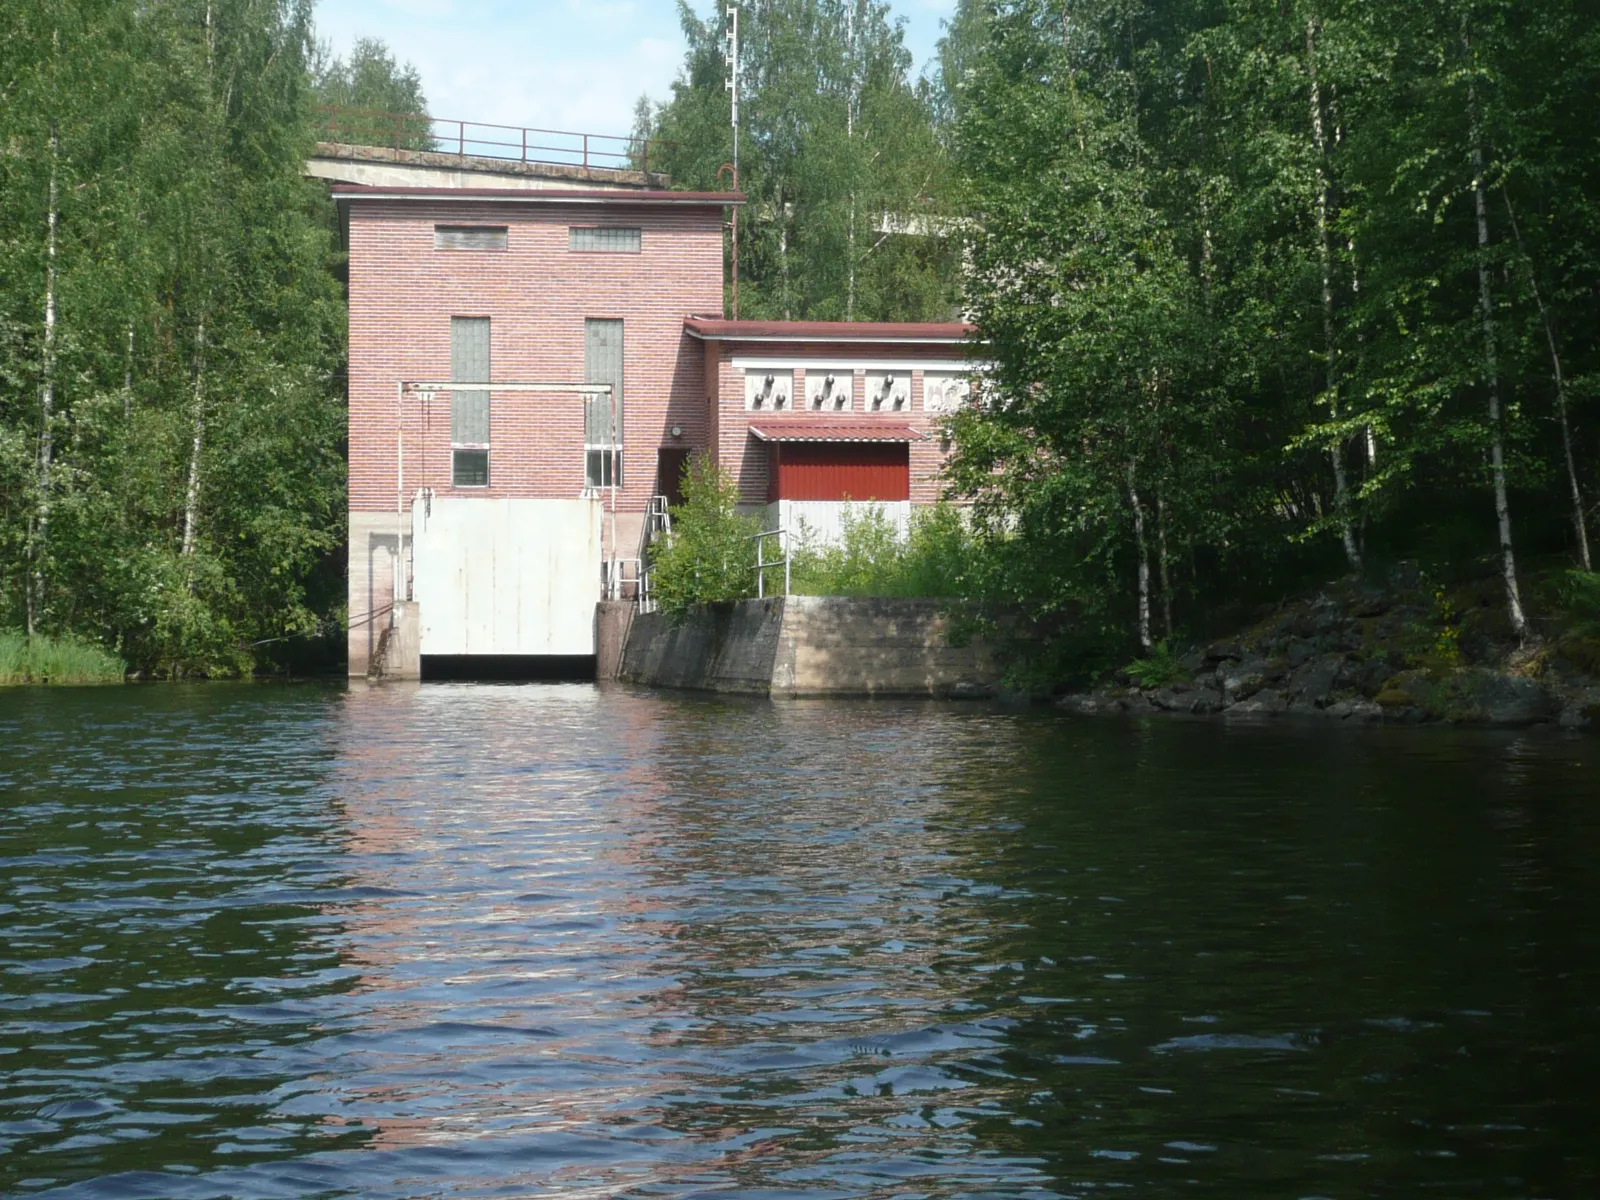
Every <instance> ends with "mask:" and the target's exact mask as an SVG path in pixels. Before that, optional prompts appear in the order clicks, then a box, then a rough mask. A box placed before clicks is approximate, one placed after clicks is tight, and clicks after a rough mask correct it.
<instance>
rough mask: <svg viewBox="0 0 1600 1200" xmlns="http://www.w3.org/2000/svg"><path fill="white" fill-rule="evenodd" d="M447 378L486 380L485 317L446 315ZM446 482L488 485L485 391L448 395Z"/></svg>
mask: <svg viewBox="0 0 1600 1200" xmlns="http://www.w3.org/2000/svg"><path fill="white" fill-rule="evenodd" d="M450 378H451V379H452V380H457V381H461V382H471V383H477V382H478V381H480V380H481V381H483V382H484V383H488V382H489V318H488V317H451V318H450ZM450 482H451V485H452V486H454V487H488V486H489V393H488V392H453V393H452V394H451V396H450Z"/></svg>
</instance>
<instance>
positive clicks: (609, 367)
mask: <svg viewBox="0 0 1600 1200" xmlns="http://www.w3.org/2000/svg"><path fill="white" fill-rule="evenodd" d="M583 381H584V382H585V383H609V384H610V385H611V394H610V395H609V396H588V397H585V399H584V412H583V449H584V471H583V480H584V486H586V487H591V488H608V487H621V486H622V424H623V422H622V413H623V405H622V322H621V321H618V320H610V319H606V318H600V317H590V318H589V319H588V320H586V321H584V323H583Z"/></svg>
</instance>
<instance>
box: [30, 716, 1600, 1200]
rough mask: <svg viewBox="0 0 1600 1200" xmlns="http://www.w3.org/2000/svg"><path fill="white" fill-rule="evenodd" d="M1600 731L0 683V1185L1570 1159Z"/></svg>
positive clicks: (244, 1193) (105, 1191) (1540, 1192)
mask: <svg viewBox="0 0 1600 1200" xmlns="http://www.w3.org/2000/svg"><path fill="white" fill-rule="evenodd" d="M1597 754H1600V744H1597V743H1596V742H1594V741H1584V740H1578V739H1566V738H1563V737H1561V736H1559V735H1552V734H1544V735H1537V736H1534V735H1529V736H1502V735H1487V734H1471V735H1469V734H1453V733H1450V732H1443V731H1437V730H1430V731H1381V730H1380V731H1372V730H1356V731H1348V730H1333V729H1323V728H1320V727H1316V728H1294V727H1288V726H1278V727H1270V728H1262V729H1237V728H1227V727H1223V726H1221V725H1214V724H1202V723H1192V724H1185V723H1178V722H1155V723H1149V724H1136V723H1118V722H1114V721H1092V720H1091V721H1084V720H1074V719H1070V718H1064V717H1062V716H1060V715H1057V714H1054V713H1050V712H1029V711H1005V710H998V709H993V708H990V707H988V706H982V705H971V706H961V705H931V704H898V703H876V704H865V703H863V704H847V703H815V704H813V703H792V704H767V703H742V702H741V703H729V702H725V701H718V700H712V699H704V698H691V697H669V696H657V695H647V694H634V693H628V692H625V691H601V690H598V689H595V688H590V687H581V686H550V685H536V686H525V687H506V686H499V687H495V686H470V685H441V686H430V687H426V688H423V689H421V690H415V689H405V688H401V687H395V688H392V689H386V690H376V691H370V690H366V689H356V690H353V691H351V692H349V693H346V692H345V691H344V690H343V689H333V688H321V687H302V688H282V687H243V686H241V687H231V686H221V685H209V686H197V687H192V688H188V687H150V688H122V689H110V690H83V691H51V692H7V693H3V694H0V932H3V941H0V1194H5V1195H38V1194H44V1195H51V1196H62V1197H88V1196H96V1197H100V1196H104V1197H118V1198H123V1197H162V1198H164V1200H165V1198H172V1200H188V1198H193V1197H224V1196H226V1197H240V1198H246V1197H288V1196H296V1197H298V1196H363V1197H468V1196H534V1195H538V1196H570V1197H580V1196H583V1197H588V1196H607V1197H610V1196H622V1197H629V1198H632V1197H640V1198H643V1197H680V1196H698V1195H704V1194H706V1193H711V1192H718V1193H726V1194H728V1195H730V1196H748V1197H761V1198H765V1197H779V1196H785V1197H788V1196H792V1197H795V1198H796V1200H825V1198H832V1197H840V1198H843V1197H858V1196H873V1197H884V1198H891V1197H895V1198H905V1200H910V1198H911V1197H924V1196H926V1197H954V1196H1007V1197H1028V1198H1033V1197H1037V1198H1041V1200H1042V1198H1045V1197H1051V1196H1062V1197H1065V1196H1100V1195H1104V1194H1110V1193H1114V1192H1119V1191H1120V1192H1121V1193H1123V1194H1127V1195H1129V1196H1137V1197H1169V1196H1172V1197H1176V1196H1193V1195H1212V1196H1219V1197H1274V1198H1278V1197H1287V1198H1291V1200H1293V1198H1301V1197H1339V1198H1343V1197H1369V1196H1391V1195H1395V1196H1397V1195H1414V1194H1423V1193H1427V1194H1434V1195H1440V1196H1449V1197H1462V1196H1472V1197H1477V1196H1486V1197H1588V1196H1593V1195H1595V1194H1597V1193H1600V1151H1597V1150H1596V1141H1595V1135H1594V1130H1595V1128H1596V1126H1597V1124H1600V1122H1597V1119H1596V1117H1597V1111H1600V1106H1597V1104H1596V1102H1595V1089H1596V1081H1597V1079H1600V1039H1597V1034H1596V1029H1597V1019H1596V1018H1597V1016H1600V986H1597V985H1600V953H1597V951H1600V881H1597V878H1596V871H1595V864H1596V862H1597V858H1600V856H1597V851H1600V805H1597V800H1600V787H1597V786H1596V781H1597V779H1600V773H1597V772H1596V769H1595V760H1596V758H1597Z"/></svg>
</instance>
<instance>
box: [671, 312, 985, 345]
mask: <svg viewBox="0 0 1600 1200" xmlns="http://www.w3.org/2000/svg"><path fill="white" fill-rule="evenodd" d="M683 328H684V331H685V332H686V333H688V334H690V335H692V336H694V337H697V338H700V339H701V340H703V341H722V342H742V341H761V342H783V341H792V342H818V341H829V342H965V341H969V340H971V339H973V338H974V337H975V336H976V335H977V327H976V326H973V325H968V324H966V323H965V322H962V321H916V322H912V321H905V322H895V321H725V320H723V319H721V318H720V317H702V316H689V317H685V318H684V321H683Z"/></svg>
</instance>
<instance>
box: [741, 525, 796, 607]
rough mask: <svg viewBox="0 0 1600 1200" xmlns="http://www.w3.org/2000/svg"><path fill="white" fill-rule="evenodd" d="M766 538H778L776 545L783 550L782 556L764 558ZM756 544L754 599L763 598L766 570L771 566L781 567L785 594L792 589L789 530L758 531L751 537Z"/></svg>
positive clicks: (765, 586) (780, 528)
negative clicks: (770, 558)
mask: <svg viewBox="0 0 1600 1200" xmlns="http://www.w3.org/2000/svg"><path fill="white" fill-rule="evenodd" d="M768 538H780V539H781V541H779V543H778V545H779V547H780V548H781V549H782V551H783V557H782V558H775V559H772V560H771V561H770V562H769V561H768V560H767V559H766V557H765V555H766V550H765V547H766V544H767V539H768ZM751 540H752V541H754V542H755V544H756V599H758V600H761V599H765V597H766V594H767V571H768V570H769V569H771V568H773V567H782V568H783V594H784V595H785V596H787V595H788V594H789V593H790V592H791V591H793V590H794V588H793V583H794V569H793V563H792V560H791V559H790V557H789V531H788V530H787V529H784V528H782V527H779V528H777V529H769V530H767V531H766V532H765V533H758V534H756V535H754V537H753V538H752V539H751Z"/></svg>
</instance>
